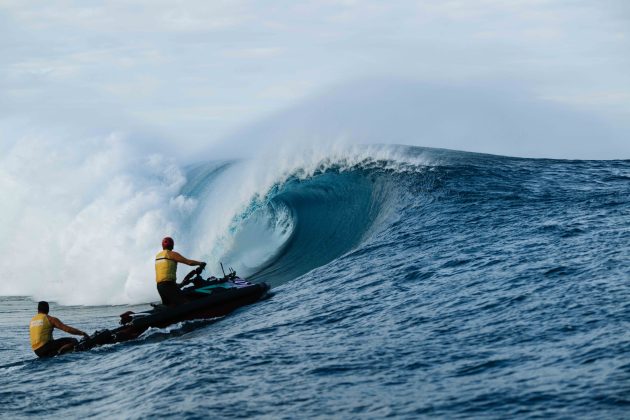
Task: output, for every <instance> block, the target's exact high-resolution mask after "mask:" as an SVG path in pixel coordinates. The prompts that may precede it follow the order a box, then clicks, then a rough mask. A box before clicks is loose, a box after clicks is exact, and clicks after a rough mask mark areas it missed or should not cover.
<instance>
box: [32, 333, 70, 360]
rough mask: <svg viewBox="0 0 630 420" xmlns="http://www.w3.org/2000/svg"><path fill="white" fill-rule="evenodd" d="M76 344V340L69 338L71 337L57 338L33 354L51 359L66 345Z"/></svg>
mask: <svg viewBox="0 0 630 420" xmlns="http://www.w3.org/2000/svg"><path fill="white" fill-rule="evenodd" d="M78 342H79V341H78V340H77V339H76V338H71V337H65V338H58V339H56V340H52V341H49V342H48V343H46V344H44V345H43V346H41V347H40V348H38V349H37V350H35V354H36V355H37V356H38V357H53V356H56V355H57V354H58V353H59V349H60V348H62V347H63V346H65V345H67V344H74V345H76V344H77V343H78Z"/></svg>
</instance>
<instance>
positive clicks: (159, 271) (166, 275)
mask: <svg viewBox="0 0 630 420" xmlns="http://www.w3.org/2000/svg"><path fill="white" fill-rule="evenodd" d="M171 252H172V251H169V250H168V249H165V250H164V251H160V252H158V254H157V255H156V256H155V281H156V283H162V282H163V281H176V280H177V261H174V260H173V259H171Z"/></svg>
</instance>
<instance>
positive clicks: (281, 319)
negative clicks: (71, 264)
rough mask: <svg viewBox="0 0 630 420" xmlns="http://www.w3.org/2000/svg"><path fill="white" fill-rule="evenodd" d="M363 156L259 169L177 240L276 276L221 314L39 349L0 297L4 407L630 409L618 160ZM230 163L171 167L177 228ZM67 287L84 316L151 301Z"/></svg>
mask: <svg viewBox="0 0 630 420" xmlns="http://www.w3.org/2000/svg"><path fill="white" fill-rule="evenodd" d="M383 149H385V152H386V153H384V152H383ZM370 153H371V152H369V151H365V152H363V154H362V155H361V157H360V158H357V157H356V156H355V157H353V158H344V157H343V155H341V157H340V156H339V154H337V155H335V156H334V157H332V158H329V159H327V160H325V161H321V162H319V163H317V164H315V165H311V166H309V167H308V168H305V167H300V166H299V164H296V166H294V167H293V169H292V170H291V171H289V172H288V173H283V175H282V176H275V175H273V176H271V177H270V179H271V181H270V182H268V183H266V184H264V185H265V188H263V189H262V190H261V189H260V188H258V189H257V190H256V191H255V194H254V193H252V194H250V195H249V196H247V197H245V198H246V205H245V206H244V207H243V206H241V207H238V206H234V207H233V208H234V209H235V210H234V211H232V210H231V209H232V207H228V208H227V209H226V210H225V211H224V213H225V214H227V215H228V216H229V224H226V225H225V229H224V232H223V236H218V234H212V235H213V236H212V238H213V239H212V242H213V243H219V242H220V243H221V244H222V245H221V247H220V249H219V248H217V249H218V250H217V249H215V250H214V251H211V250H210V249H209V248H208V249H207V253H205V254H204V252H205V251H204V242H203V240H197V244H198V245H196V247H195V248H194V249H193V248H189V249H186V251H187V252H186V255H187V256H189V257H191V258H196V257H197V256H198V255H204V257H206V258H208V260H209V262H214V260H213V258H215V257H216V258H221V259H222V260H223V262H224V263H225V264H226V265H228V266H234V268H235V269H237V271H238V272H239V273H241V274H243V275H246V276H247V277H248V278H249V279H252V280H255V281H267V282H269V283H270V284H271V285H272V286H273V289H272V291H273V295H272V296H270V297H269V298H267V299H265V300H262V301H260V302H258V303H255V304H253V305H250V306H247V307H243V308H240V309H238V310H237V311H235V312H233V313H231V314H229V315H227V316H225V317H223V318H220V319H213V320H201V321H196V322H187V323H182V324H177V325H173V326H171V327H169V328H166V329H151V330H149V331H147V332H146V333H145V334H144V335H142V336H141V337H140V338H138V339H136V340H134V341H131V342H127V343H122V344H115V345H109V346H104V347H101V348H97V349H94V350H92V351H89V352H84V353H73V354H68V355H65V356H62V357H58V358H54V359H49V360H39V359H37V358H36V357H35V355H34V354H33V353H32V352H31V350H30V345H29V338H28V328H27V324H28V322H29V320H30V318H31V317H32V316H33V315H34V313H35V306H36V303H35V302H34V301H35V300H37V299H36V298H43V296H42V295H41V294H39V295H37V296H33V297H32V298H31V297H24V296H4V297H0V377H1V378H2V379H1V380H0V417H2V418H11V419H14V418H22V417H40V418H53V417H54V418H79V417H80V418H83V417H96V418H156V417H158V418H159V417H177V418H241V417H246V418H313V417H315V418H318V417H319V418H385V417H393V418H414V419H415V418H424V417H437V418H449V419H453V418H497V419H499V418H501V419H505V418H551V419H553V418H601V419H604V418H606V419H607V418H611V419H621V418H630V161H627V160H626V161H568V160H543V159H517V158H507V157H500V156H492V155H482V154H473V153H463V152H455V151H445V150H434V149H423V148H415V147H394V146H391V147H389V146H384V147H383V148H381V149H380V151H379V153H377V154H374V155H371V154H370ZM242 164H243V163H242V162H231V161H230V162H200V163H198V164H195V165H191V166H188V167H185V168H184V169H183V175H184V177H185V181H183V183H182V184H181V186H180V187H179V188H178V191H177V192H176V193H175V194H176V195H178V196H182V197H185V198H191V199H194V200H196V202H197V203H198V205H197V206H196V207H195V209H194V211H191V212H189V213H188V214H187V216H186V220H188V222H186V223H184V222H181V224H180V226H181V228H180V230H179V232H180V235H179V236H178V238H176V243H178V241H179V243H182V244H183V243H186V242H187V235H186V234H185V233H186V232H189V233H190V234H189V235H188V236H190V237H192V235H193V233H194V235H195V237H196V238H203V237H204V235H206V233H207V232H210V231H211V229H212V226H214V225H215V224H216V223H215V222H216V221H217V220H219V218H218V216H217V217H216V218H214V217H209V216H208V214H209V213H208V212H207V211H206V210H204V209H207V208H216V207H220V206H222V205H223V204H219V202H218V201H217V200H213V199H211V197H212V191H215V190H216V188H218V187H217V186H218V185H225V183H226V180H229V179H234V178H233V175H234V173H236V172H238V171H240V173H243V170H242V167H241V166H240V165H242ZM272 166H273V165H271V164H270V165H269V167H270V168H271V167H272ZM270 171H271V169H270ZM245 173H246V174H249V172H245ZM242 179H246V178H242ZM244 183H245V181H243V183H242V184H243V185H244ZM239 185H240V184H239ZM223 190H224V189H223ZM254 190H255V189H252V191H254ZM230 212H231V213H230ZM217 223H218V222H217ZM207 235H210V233H208V234H207ZM216 238H223V239H221V240H219V239H216ZM215 239H216V240H215ZM221 241H222V242H221ZM157 245H158V244H156V250H155V252H157V248H158V246H157ZM176 249H177V245H176ZM151 257H152V255H149V256H148V257H147V259H150V258H151ZM215 263H216V262H215ZM149 267H150V265H149ZM180 270H181V269H180ZM185 272H186V271H185V270H184V271H180V272H179V274H180V278H181V276H182V275H183V274H184V273H185ZM214 274H216V272H215V273H214ZM107 275H108V272H107V270H105V271H104V272H103V273H102V276H103V279H102V283H100V284H102V285H103V289H100V288H99V283H93V284H92V285H91V286H90V287H91V290H92V291H93V294H94V295H96V296H99V295H106V294H107V293H108V291H107V290H106V289H107V287H110V288H113V287H111V285H110V286H107V287H105V286H106V285H108V283H107ZM143 275H144V274H143ZM70 277H71V276H70ZM38 278H39V277H38ZM45 280H46V279H45V278H44V279H43V280H42V283H41V284H45ZM11 281H12V279H10V278H4V279H3V282H11ZM76 281H77V286H76V287H77V288H80V286H79V285H78V284H79V283H80V281H79V279H77V280H76ZM146 283H147V285H148V286H147V287H149V288H151V290H152V288H153V287H154V285H153V273H152V272H151V271H150V270H147V272H146ZM63 284H65V283H63ZM63 284H62V286H63ZM70 284H71V283H70ZM62 286H60V287H62ZM64 287H65V286H64ZM5 290H6V288H5ZM72 290H73V289H72V288H70V287H67V289H66V292H67V293H68V294H69V295H70V294H71V293H72ZM73 296H74V295H73ZM156 296H157V295H156ZM50 300H51V301H52V300H55V299H54V296H53V298H50ZM149 300H150V299H149ZM58 301H61V302H63V300H61V299H58ZM69 302H70V303H68V302H65V303H64V304H59V303H52V305H51V315H54V316H57V317H58V318H60V319H61V320H62V321H63V322H65V323H67V324H69V325H73V326H76V327H78V328H81V329H83V330H85V331H89V332H92V331H94V330H96V329H102V328H114V327H116V325H117V322H118V315H119V314H120V313H123V312H125V311H127V310H139V309H144V308H147V306H148V305H147V304H146V303H140V302H138V304H133V305H130V304H121V305H111V304H109V305H102V304H91V303H89V302H87V301H86V302H83V301H81V300H80V298H79V297H78V295H77V297H76V302H78V303H79V304H71V303H72V302H73V301H69ZM147 302H148V300H147ZM64 335H65V334H64V333H60V332H56V335H55V336H56V337H61V336H64Z"/></svg>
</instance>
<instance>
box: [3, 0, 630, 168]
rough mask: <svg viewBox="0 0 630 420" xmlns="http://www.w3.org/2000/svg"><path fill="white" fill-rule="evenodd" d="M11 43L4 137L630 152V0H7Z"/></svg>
mask: <svg viewBox="0 0 630 420" xmlns="http://www.w3.org/2000/svg"><path fill="white" fill-rule="evenodd" d="M0 52H1V54H0V146H3V147H4V146H7V145H9V144H11V142H13V141H16V139H17V138H19V137H20V136H24V135H27V134H28V133H32V132H37V133H38V135H45V134H46V133H48V132H55V133H57V134H56V135H57V136H61V137H65V138H68V139H74V138H83V137H89V136H108V135H111V133H120V135H122V136H123V137H125V138H127V139H130V140H129V141H132V142H134V143H135V144H137V145H141V146H140V147H142V148H146V149H148V150H154V151H156V152H164V153H166V154H172V155H173V156H177V157H179V158H182V159H194V158H198V157H199V156H200V153H208V155H207V156H220V155H221V153H224V154H230V153H231V154H238V153H240V152H242V151H243V150H244V149H247V150H248V152H249V153H254V152H253V150H255V149H256V146H257V145H259V143H262V142H266V141H272V140H273V139H274V138H275V139H277V138H279V137H282V138H285V139H289V140H287V141H293V140H294V141H298V138H299V140H300V141H306V142H317V141H323V140H324V139H326V140H329V139H330V138H331V137H336V136H338V137H344V138H350V139H351V141H355V142H358V143H405V144H413V145H418V146H430V147H445V148H451V149H458V150H470V151H478V152H486V153H496V154H505V155H515V156H526V157H554V158H583V159H587V158H597V159H615V158H625V159H628V158H630V123H629V121H630V2H628V1H625V0H572V1H569V0H566V1H560V0H527V1H525V0H512V1H502V0H477V1H469V0H445V1H423V0H416V1H406V0H399V1H397V0H392V1H375V0H365V1H355V0H318V1H284V0H278V1H240V0H231V1H216V0H213V1H195V0H193V1H178V2H173V1H163V0H139V1H128V0H124V1H116V0H113V1H107V2H102V1H92V0H81V1H71V0H68V1H49V2H35V1H29V0H15V1H13V0H0ZM42 133H43V134H42ZM59 133H62V134H59ZM117 135H118V134H117ZM270 139H272V140H270ZM204 157H205V156H204Z"/></svg>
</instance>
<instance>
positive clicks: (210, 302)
mask: <svg viewBox="0 0 630 420" xmlns="http://www.w3.org/2000/svg"><path fill="white" fill-rule="evenodd" d="M203 268H204V267H203V266H199V267H198V268H196V269H194V270H193V271H191V272H190V273H189V274H188V275H187V276H186V279H185V280H184V282H183V283H182V285H181V286H184V287H183V288H182V295H183V296H184V297H185V299H186V302H185V303H182V304H179V305H176V306H166V305H162V304H154V305H152V306H153V308H152V309H150V310H148V311H145V312H138V313H134V312H131V311H128V312H125V313H123V314H121V315H120V324H121V326H120V327H118V328H116V329H113V330H101V331H96V332H95V333H94V334H92V335H91V336H89V337H86V338H84V339H82V340H81V341H80V342H79V343H78V344H77V345H76V347H75V351H84V350H89V349H91V348H94V347H96V346H101V345H104V344H112V343H119V342H123V341H127V340H132V339H134V338H137V337H138V336H139V335H141V334H142V333H143V332H145V331H146V330H147V329H149V328H151V327H153V328H163V327H166V326H168V325H172V324H175V323H177V322H181V321H187V320H194V319H209V318H216V317H219V316H223V315H226V314H228V313H230V312H232V311H233V310H234V309H236V308H239V307H241V306H244V305H248V304H250V303H254V302H256V301H258V300H260V299H261V298H263V297H265V296H266V295H267V292H268V291H269V289H270V286H269V285H268V284H267V283H264V282H262V283H251V282H249V281H247V280H245V279H242V278H240V277H238V275H237V274H236V272H235V271H234V270H231V269H230V271H229V274H227V275H225V273H224V276H223V278H220V279H218V278H215V277H209V278H208V279H203V278H202V276H201V272H202V270H203ZM221 268H223V266H222V267H221Z"/></svg>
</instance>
